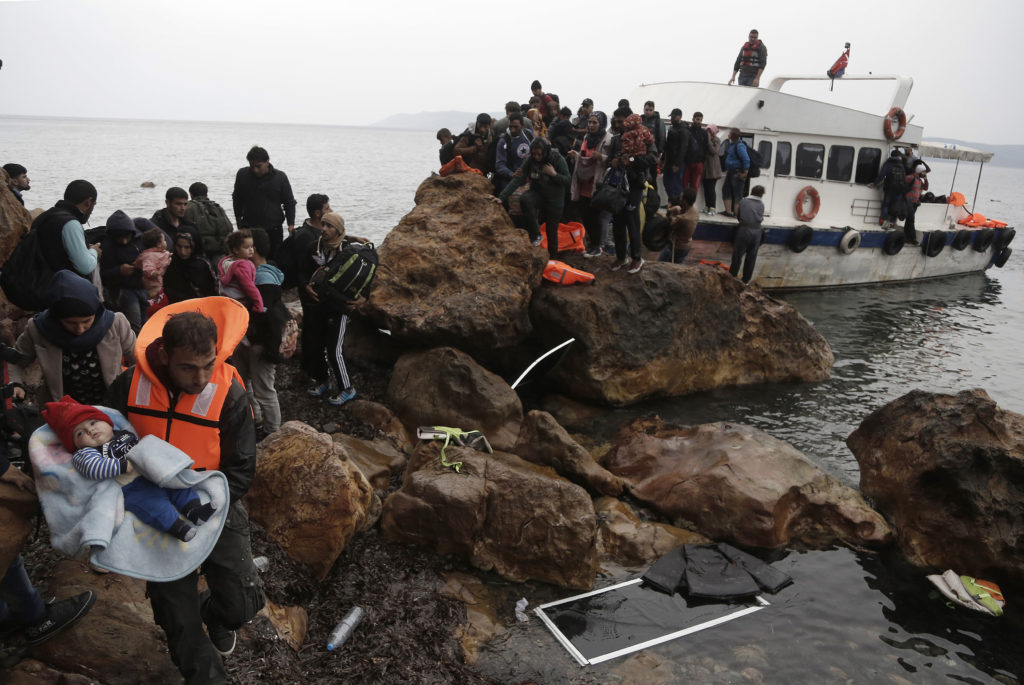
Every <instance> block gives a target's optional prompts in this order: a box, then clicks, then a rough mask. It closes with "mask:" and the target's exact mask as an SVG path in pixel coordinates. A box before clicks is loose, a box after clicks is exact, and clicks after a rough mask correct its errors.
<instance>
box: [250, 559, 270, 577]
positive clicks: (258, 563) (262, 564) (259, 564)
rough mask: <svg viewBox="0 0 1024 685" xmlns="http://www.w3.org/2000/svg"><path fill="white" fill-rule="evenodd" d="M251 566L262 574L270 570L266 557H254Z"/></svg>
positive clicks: (268, 560)
mask: <svg viewBox="0 0 1024 685" xmlns="http://www.w3.org/2000/svg"><path fill="white" fill-rule="evenodd" d="M252 564H253V566H255V567H256V570H257V571H259V572H260V573H262V572H264V571H266V570H267V569H268V568H270V559H267V558H266V557H256V558H255V559H253V560H252Z"/></svg>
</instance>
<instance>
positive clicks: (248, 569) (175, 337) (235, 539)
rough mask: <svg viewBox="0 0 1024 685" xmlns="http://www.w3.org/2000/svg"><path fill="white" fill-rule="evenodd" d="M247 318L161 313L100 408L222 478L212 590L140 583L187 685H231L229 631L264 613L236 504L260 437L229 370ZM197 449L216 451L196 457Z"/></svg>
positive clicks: (226, 303) (220, 310)
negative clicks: (226, 497)
mask: <svg viewBox="0 0 1024 685" xmlns="http://www.w3.org/2000/svg"><path fill="white" fill-rule="evenodd" d="M197 309H198V310H200V311H202V312H204V313H200V311H196V310H197ZM207 314H209V317H208V316H207ZM210 317H212V318H210ZM248 318H249V317H248V314H247V313H246V312H245V310H244V308H242V307H241V306H239V305H238V303H236V302H234V301H233V300H227V299H225V298H208V299H206V300H203V301H202V302H200V303H196V304H193V303H182V304H179V305H170V306H168V307H164V308H163V309H161V310H160V311H158V312H157V313H156V314H155V315H154V317H153V318H151V319H150V320H149V321H148V322H147V323H146V325H145V326H144V327H143V329H142V333H141V334H140V335H139V339H138V342H137V343H136V366H133V367H131V368H129V369H128V370H127V371H125V372H124V373H122V374H121V375H120V376H118V378H117V379H116V380H115V381H114V382H113V384H111V386H110V388H109V390H108V391H107V399H106V402H105V404H106V405H107V406H108V407H112V408H115V409H117V410H118V411H120V412H121V413H122V414H124V415H125V416H126V417H128V419H129V420H130V421H131V423H132V425H133V426H134V427H135V429H136V430H137V431H138V434H139V437H143V436H146V435H153V434H157V435H159V436H160V437H164V436H165V435H166V436H169V437H168V438H167V439H168V441H169V442H170V443H171V444H172V445H175V446H176V447H179V448H182V449H184V450H186V451H189V456H191V457H192V458H193V459H195V462H196V463H195V465H194V466H193V468H196V469H200V468H207V469H216V470H218V471H220V472H221V473H223V474H224V476H225V477H226V478H227V481H228V490H229V494H230V502H231V504H230V509H229V511H228V515H227V522H226V523H225V525H224V529H223V530H222V531H221V534H220V538H219V539H218V541H217V544H216V545H215V546H214V548H213V551H212V552H210V555H209V557H207V559H206V560H205V561H204V562H203V565H202V572H203V574H204V575H205V576H206V580H207V585H208V589H207V590H204V591H203V592H202V593H201V594H200V593H199V591H198V587H197V580H198V572H196V571H193V572H192V573H190V574H189V575H187V576H185V577H184V578H181V579H179V580H175V581H170V582H166V583H157V582H149V583H147V584H146V593H147V595H148V596H149V598H150V603H151V604H152V606H153V618H154V619H155V620H156V622H157V624H159V625H160V627H161V628H163V629H164V632H165V633H166V635H167V646H168V648H169V649H170V652H171V659H172V660H173V661H174V663H175V665H176V666H177V667H178V670H179V671H181V674H182V676H184V678H185V682H186V683H189V684H193V683H226V682H227V675H226V673H225V670H224V664H223V663H222V661H221V656H227V655H228V654H230V653H231V652H232V650H234V647H235V632H234V631H235V630H236V629H237V628H239V627H240V626H241V625H242V624H243V623H245V622H246V621H249V620H250V619H252V618H253V616H255V615H256V612H258V611H259V610H260V609H261V608H262V607H263V591H262V589H261V587H260V580H259V575H258V573H257V571H256V567H255V565H254V564H253V560H252V551H251V546H250V542H249V515H248V513H246V511H245V507H244V506H242V501H241V500H242V497H243V496H244V495H245V493H246V492H248V491H249V487H250V486H251V485H252V481H253V478H254V477H255V472H256V430H255V426H254V424H253V417H252V411H251V410H250V408H249V401H248V398H247V397H246V394H245V388H244V387H243V386H242V384H241V383H240V382H239V381H238V376H237V372H235V371H234V369H233V368H232V367H231V366H230V365H229V364H227V358H228V356H230V354H231V352H232V351H233V350H234V349H235V347H236V346H237V345H238V343H239V342H240V341H241V339H242V337H243V336H244V335H245V331H246V325H247V322H248ZM198 444H204V445H212V447H211V448H210V449H207V450H197V449H195V446H196V445H198ZM203 624H205V625H206V629H207V631H206V632H204V630H203ZM207 634H208V635H209V636H207ZM218 655H219V656H218Z"/></svg>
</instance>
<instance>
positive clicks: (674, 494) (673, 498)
mask: <svg viewBox="0 0 1024 685" xmlns="http://www.w3.org/2000/svg"><path fill="white" fill-rule="evenodd" d="M605 465H606V466H607V467H608V470H609V471H611V472H612V473H615V474H618V475H620V476H622V477H624V478H626V479H627V480H629V481H631V482H632V484H633V485H632V494H633V495H634V496H636V497H637V498H638V499H640V500H642V501H644V502H647V503H649V504H650V505H651V506H652V507H654V508H655V509H657V510H658V511H660V512H661V513H663V514H665V515H666V516H670V517H672V518H673V519H674V520H675V521H676V522H677V524H678V525H681V526H683V527H685V528H690V529H692V530H696V531H699V532H700V533H703V534H704V535H706V536H708V537H709V538H712V539H714V540H725V541H729V542H734V543H738V544H741V545H746V546H750V547H764V548H777V547H783V546H785V545H788V544H789V543H790V542H799V543H802V544H803V545H805V546H807V547H811V548H824V547H828V546H830V545H832V544H834V543H836V542H843V543H846V544H850V545H880V544H883V543H886V542H888V541H889V539H890V537H891V531H890V530H889V526H888V524H886V522H885V520H884V519H883V518H882V517H881V516H880V515H879V514H878V513H877V512H875V511H874V510H873V509H871V507H870V506H868V504H867V503H866V502H865V501H864V499H863V498H862V497H861V496H860V494H859V493H858V492H857V491H856V490H853V489H852V488H849V487H847V486H845V485H843V484H842V483H840V482H839V481H838V480H836V479H835V478H832V477H831V476H829V475H827V474H826V473H825V472H824V471H822V470H821V469H820V468H818V467H817V466H816V465H815V464H813V463H812V462H811V461H810V460H809V459H807V457H805V456H804V455H803V454H801V453H800V452H799V451H797V450H796V448H794V447H793V446H792V445H790V444H789V443H787V442H783V441H782V440H778V439H776V438H773V437H772V436H770V435H768V434H767V433H765V432H763V431H760V430H757V429H756V428H751V427H749V426H740V425H737V424H732V423H711V424H706V425H702V426H696V427H694V428H680V427H676V426H669V425H666V424H664V423H662V421H661V419H659V418H656V417H655V418H653V419H637V420H636V421H634V422H632V423H631V424H628V425H627V426H626V427H625V428H623V429H622V430H621V431H620V433H619V435H618V437H617V440H616V443H615V445H614V446H613V447H612V450H611V451H610V452H609V453H608V455H607V456H606V458H605Z"/></svg>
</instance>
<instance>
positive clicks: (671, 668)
mask: <svg viewBox="0 0 1024 685" xmlns="http://www.w3.org/2000/svg"><path fill="white" fill-rule="evenodd" d="M254 144H259V145H262V146H263V147H265V148H267V150H269V152H270V156H271V161H272V163H273V164H274V165H275V166H276V167H277V168H279V169H281V170H283V171H285V172H287V174H288V176H289V178H290V179H291V183H292V188H293V189H294V192H295V196H296V197H297V198H298V199H299V209H298V217H299V221H300V222H301V219H302V218H303V217H304V216H305V211H304V200H305V198H306V197H307V196H308V195H309V194H311V193H314V192H318V193H326V194H327V195H329V196H330V198H331V206H332V207H333V208H334V209H335V210H337V211H340V212H341V213H342V214H343V215H344V216H345V219H346V222H347V224H348V227H349V230H350V231H351V232H352V233H353V234H356V235H364V236H366V237H369V238H371V239H372V240H374V241H375V242H378V243H379V242H380V241H381V240H382V239H383V238H384V236H385V235H386V234H387V232H388V231H389V230H390V229H391V228H392V227H393V226H395V225H396V224H397V223H398V221H399V220H400V219H401V217H402V216H403V215H404V214H405V213H406V212H408V211H409V210H410V209H411V208H412V206H413V194H414V193H415V190H416V188H417V186H418V185H419V183H420V182H421V181H422V180H423V179H424V178H425V177H426V176H428V175H429V173H430V172H431V171H432V170H434V169H435V168H436V166H437V143H436V141H435V140H434V139H433V136H432V135H431V134H430V133H429V132H415V131H391V130H379V129H361V128H345V127H327V126H289V125H254V124H222V123H190V122H143V121H108V120H71V119H23V118H4V117H0V161H2V162H7V161H16V162H19V163H21V164H23V165H25V166H26V167H28V169H29V176H30V178H31V179H32V190H31V191H29V192H28V193H27V194H26V201H27V204H28V206H29V207H43V208H45V207H49V206H51V205H52V204H53V202H54V201H55V200H57V199H58V198H59V197H60V195H61V193H62V192H63V189H64V186H65V185H66V184H67V182H68V181H69V180H71V179H74V178H85V179H88V180H91V181H92V182H93V183H94V184H95V185H96V187H97V188H98V190H99V196H100V197H99V204H98V206H97V208H96V212H95V214H94V221H93V225H102V224H103V223H104V222H105V219H106V217H107V216H109V215H110V214H111V213H112V212H114V211H115V210H117V209H123V210H124V211H126V212H127V213H128V214H130V215H132V216H146V217H149V216H151V215H152V214H153V212H155V211H156V210H157V209H160V208H161V207H163V193H164V190H166V188H167V187H169V186H172V185H178V186H182V187H185V188H187V187H188V185H189V184H190V183H192V182H193V181H203V182H204V183H206V184H207V185H208V186H209V187H210V197H211V198H213V199H214V200H216V201H218V202H220V203H221V204H222V205H223V206H224V207H225V208H226V209H228V212H229V214H230V204H231V202H230V196H231V187H232V184H233V181H234V174H235V172H236V171H237V169H238V168H239V167H241V166H244V165H245V153H246V151H247V150H248V149H249V147H250V146H252V145H254ZM930 163H931V164H932V167H933V169H934V171H933V174H932V184H933V185H932V189H933V190H934V191H936V192H939V193H942V192H948V190H949V184H950V181H951V179H952V177H953V164H952V163H949V162H944V161H932V162H930ZM976 174H977V165H973V164H961V166H960V170H959V172H958V175H957V183H956V189H957V190H960V191H961V192H964V194H965V195H966V196H967V198H968V199H969V200H970V199H972V198H973V197H974V184H975V178H976ZM143 181H153V182H154V183H155V184H156V188H153V189H145V188H140V187H139V186H140V184H141V183H142V182H143ZM1022 187H1024V170H1021V169H1009V168H1002V167H996V166H986V167H985V169H984V171H983V175H982V186H981V191H980V193H979V195H978V202H977V207H976V209H977V211H980V212H982V213H983V214H985V215H986V216H989V217H993V218H999V219H1003V220H1005V221H1008V222H1009V223H1010V225H1016V226H1018V227H1019V226H1020V225H1021V221H1020V220H1021V219H1022V218H1024V199H1022V198H1021V195H1020V190H1019V189H1020V188H1022ZM1013 247H1014V249H1015V250H1017V251H1016V252H1015V253H1014V255H1013V257H1012V258H1011V259H1010V261H1009V262H1008V263H1007V264H1006V266H1005V267H1004V268H1003V269H991V270H989V271H988V272H987V273H985V274H983V275H982V274H976V275H971V276H963V277H958V278H951V279H945V280H940V281H934V282H928V283H921V284H917V285H903V286H889V287H874V288H857V289H849V290H843V291H835V292H825V293H801V294H792V295H787V296H785V299H786V300H787V301H789V302H790V303H792V304H793V305H794V306H795V307H797V309H799V310H800V311H801V312H802V313H803V315H804V316H806V317H807V318H808V319H809V320H810V321H811V322H812V323H813V324H814V326H815V327H816V328H817V329H818V330H819V331H820V332H821V333H822V334H823V335H824V336H825V337H826V338H827V339H828V341H829V343H830V344H831V346H832V349H833V351H834V353H835V356H836V364H835V367H834V368H833V370H832V377H831V378H830V379H829V380H828V381H825V382H823V383H818V384H798V385H764V386H757V387H752V388H738V389H724V390H718V391H714V392H709V393H702V394H700V395H697V396H692V397H688V398H681V399H675V400H669V401H665V400H663V401H659V402H657V403H653V402H652V403H647V404H644V405H641V406H635V407H630V408H626V409H620V410H614V411H609V412H608V413H607V414H606V415H605V416H604V417H602V419H601V420H600V421H599V422H598V423H597V424H595V425H594V427H593V431H594V432H595V433H607V432H610V431H611V430H613V429H614V428H615V427H616V426H618V425H620V424H621V422H622V421H624V420H626V419H628V418H631V417H633V416H636V415H638V414H644V413H650V412H658V413H660V414H661V416H662V417H663V418H665V419H666V420H667V421H671V422H676V423H680V424H687V425H694V424H699V423H705V422H710V421H726V420H727V421H737V422H742V423H746V424H750V425H753V426H756V427H758V428H761V429H763V430H765V431H767V432H769V433H770V434H772V435H774V436H775V437H778V438H781V439H784V440H787V441H789V442H790V443H792V444H793V445H795V446H796V447H797V448H799V449H800V450H802V451H803V452H804V453H805V454H807V455H808V456H809V457H810V458H812V459H814V460H815V461H817V462H818V463H819V464H820V465H821V466H822V467H823V468H824V469H826V470H827V471H829V472H830V473H832V474H833V475H835V476H837V477H838V478H840V479H842V480H843V481H845V482H846V483H848V484H850V485H853V486H856V484H857V481H858V478H859V474H858V469H857V463H856V461H855V460H854V459H853V457H852V455H851V454H850V452H849V450H848V449H847V448H846V445H845V442H844V441H845V439H846V437H847V436H848V435H849V434H850V433H851V432H852V431H853V430H854V429H855V428H856V427H857V426H858V425H859V424H860V422H861V420H862V419H863V418H864V417H865V416H866V415H867V414H868V413H870V412H871V411H873V410H874V409H876V408H878V407H880V406H882V405H883V404H885V403H886V402H889V401H891V400H893V399H895V398H897V397H899V396H901V395H903V394H904V393H906V392H908V391H909V390H911V389H914V388H921V389H926V390H932V391H939V392H951V393H952V392H957V391H959V390H963V389H968V388H984V389H985V390H987V391H988V393H989V394H990V395H991V396H992V397H993V399H995V400H996V401H997V402H998V403H999V405H1000V406H1001V407H1003V408H1004V409H1009V410H1012V411H1016V412H1021V413H1024V370H1022V366H1021V363H1020V361H1019V356H1018V349H1017V348H1018V346H1019V345H1020V340H1021V337H1022V335H1024V273H1022V265H1024V244H1022V243H1020V241H1015V243H1014V245H1013ZM776 565H777V566H778V567H779V568H782V569H783V570H785V571H786V572H788V573H790V574H791V575H793V576H794V577H795V578H796V583H794V585H792V586H790V587H789V588H787V589H786V590H784V591H783V592H781V593H780V594H779V595H776V596H775V597H773V598H769V599H770V600H771V601H772V606H771V607H769V608H768V609H765V610H763V611H760V612H758V613H756V614H753V615H751V616H750V617H747V618H744V619H740V620H737V621H734V622H732V623H729V624H726V625H723V626H719V627H717V628H714V629H712V630H708V631H704V632H702V633H697V634H695V635H691V636H688V637H686V638H683V639H681V640H677V641H675V642H671V643H668V644H665V645H661V646H659V647H656V648H653V649H652V650H650V652H651V654H650V655H649V656H650V658H649V659H648V660H647V662H646V663H647V665H648V666H649V667H650V668H652V669H653V668H655V667H657V669H656V670H658V671H659V672H660V673H663V674H665V675H666V677H667V679H664V680H658V681H657V682H716V683H717V682H721V683H726V682H747V681H751V682H758V681H759V677H758V675H757V674H760V678H763V681H764V682H771V683H826V682H828V683H832V682H855V683H873V682H879V681H883V680H884V681H886V682H911V683H937V682H949V681H956V682H967V683H991V682H1002V683H1005V682H1019V681H1021V680H1022V679H1024V657H1022V656H1021V654H1020V646H1019V637H1020V635H1021V632H1020V631H1021V626H1022V624H1024V623H1022V621H1021V620H1020V618H1019V617H1016V616H1007V617H1004V618H1003V619H987V618H986V617H983V616H981V615H980V614H979V615H970V616H968V615H966V613H967V612H965V611H952V610H949V609H947V608H946V607H945V605H944V604H943V603H942V602H939V601H937V600H934V599H930V598H929V597H928V595H929V588H930V585H928V584H927V582H926V581H925V580H924V579H923V578H922V577H921V576H920V575H919V574H918V573H916V572H915V571H914V570H913V569H908V568H906V567H905V566H903V565H902V564H901V563H900V562H899V561H898V560H895V559H886V558H880V557H878V556H876V555H872V554H867V553H859V552H853V551H849V550H845V549H840V550H834V551H826V552H810V553H790V554H788V555H786V556H784V558H782V559H780V560H778V561H777V562H776ZM524 593H527V598H528V599H529V600H530V602H531V605H533V604H535V603H537V602H539V601H546V600H549V599H551V598H552V597H553V596H560V595H559V593H557V592H556V593H554V594H552V591H551V590H550V589H545V588H540V587H538V588H533V587H532V586H526V587H524ZM1008 601H1009V607H1008V608H1009V610H1010V612H1011V613H1019V611H1017V612H1015V611H1014V608H1015V607H1019V606H1021V603H1022V602H1024V598H1018V597H1009V598H1008ZM625 661H626V660H623V659H620V660H616V661H612V662H609V663H607V664H602V665H601V666H599V667H595V668H593V669H580V668H579V667H578V666H576V665H575V662H574V661H572V660H571V659H570V658H569V657H568V655H567V654H566V653H565V652H564V650H562V649H561V647H559V646H558V645H557V644H556V643H554V640H553V639H552V638H551V637H550V636H549V635H548V634H547V632H546V630H545V629H543V628H541V627H539V626H538V625H537V624H536V620H534V621H531V623H530V624H527V625H523V626H516V627H515V628H514V629H513V630H512V631H510V632H509V633H508V634H507V635H506V636H505V637H504V638H501V639H500V640H499V641H498V642H497V643H496V644H494V645H492V646H491V647H490V648H488V649H487V650H486V651H485V652H484V653H483V655H482V657H481V662H480V665H481V668H482V669H483V670H484V671H485V672H486V673H488V674H489V675H491V676H493V677H496V678H500V679H503V680H504V679H507V680H511V681H516V682H520V681H523V680H526V679H528V678H534V679H536V680H537V681H538V682H544V683H556V682H568V681H574V682H608V681H610V680H617V679H618V678H619V677H622V676H624V675H625V672H626V671H625V669H628V668H629V665H628V664H626V663H624V662H625ZM659 664H660V665H659ZM636 682H654V681H653V680H647V679H646V678H645V679H643V680H639V681H636Z"/></svg>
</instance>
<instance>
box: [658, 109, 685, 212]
mask: <svg viewBox="0 0 1024 685" xmlns="http://www.w3.org/2000/svg"><path fill="white" fill-rule="evenodd" d="M689 147H690V129H689V128H688V127H687V126H685V125H684V124H683V110H681V109H679V108H678V107H676V108H675V109H673V110H672V113H671V114H670V115H669V127H668V132H667V133H666V134H665V150H664V153H663V154H662V158H661V159H662V164H661V171H662V174H663V175H664V176H663V178H662V181H663V182H664V184H665V194H666V195H668V206H669V207H675V206H678V205H679V204H680V203H681V200H680V198H681V197H682V195H683V169H684V168H685V167H686V151H687V150H688V149H689Z"/></svg>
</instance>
